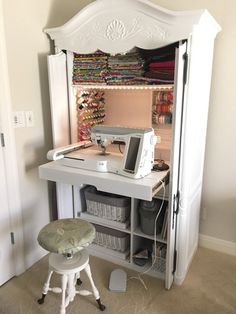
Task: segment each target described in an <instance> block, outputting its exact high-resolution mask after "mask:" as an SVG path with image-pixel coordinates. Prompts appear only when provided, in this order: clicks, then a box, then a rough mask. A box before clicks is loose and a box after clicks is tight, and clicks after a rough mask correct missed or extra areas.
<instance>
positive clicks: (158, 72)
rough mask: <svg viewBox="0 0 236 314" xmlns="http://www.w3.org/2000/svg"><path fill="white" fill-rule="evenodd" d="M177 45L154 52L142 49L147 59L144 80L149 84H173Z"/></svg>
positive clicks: (153, 50)
mask: <svg viewBox="0 0 236 314" xmlns="http://www.w3.org/2000/svg"><path fill="white" fill-rule="evenodd" d="M176 47H177V43H175V44H172V45H169V46H166V47H163V48H159V49H152V50H143V49H140V53H141V55H142V57H143V58H144V59H145V74H144V80H146V81H147V82H148V84H173V83H174V72H175V49H176Z"/></svg>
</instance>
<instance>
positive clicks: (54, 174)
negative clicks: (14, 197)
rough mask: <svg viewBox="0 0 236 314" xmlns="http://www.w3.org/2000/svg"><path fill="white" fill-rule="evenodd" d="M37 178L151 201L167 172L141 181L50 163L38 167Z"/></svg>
mask: <svg viewBox="0 0 236 314" xmlns="http://www.w3.org/2000/svg"><path fill="white" fill-rule="evenodd" d="M39 177H40V178H41V179H45V180H49V181H54V182H58V183H66V184H71V185H74V186H78V187H80V186H82V185H83V184H89V185H94V186H95V187H96V188H97V189H98V190H100V191H103V192H109V193H114V194H119V195H124V196H129V197H133V198H138V199H142V200H147V201H151V200H152V197H153V196H154V195H155V194H156V193H157V192H158V191H159V190H160V189H161V188H162V182H167V181H168V177H169V170H167V171H161V172H156V171H155V172H152V173H150V174H149V175H147V176H145V177H144V178H142V179H130V178H127V177H124V176H121V175H117V174H113V173H107V172H106V173H104V172H97V171H89V170H84V169H79V168H73V167H68V166H65V165H62V164H61V163H60V161H52V162H49V163H46V164H44V165H42V166H40V167H39Z"/></svg>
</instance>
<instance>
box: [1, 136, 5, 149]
mask: <svg viewBox="0 0 236 314" xmlns="http://www.w3.org/2000/svg"><path fill="white" fill-rule="evenodd" d="M1 146H2V147H5V139H4V133H1Z"/></svg>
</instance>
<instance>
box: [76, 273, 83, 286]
mask: <svg viewBox="0 0 236 314" xmlns="http://www.w3.org/2000/svg"><path fill="white" fill-rule="evenodd" d="M76 284H77V285H78V286H80V285H82V280H81V279H80V271H79V272H78V273H77V274H76Z"/></svg>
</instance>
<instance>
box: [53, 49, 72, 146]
mask: <svg viewBox="0 0 236 314" xmlns="http://www.w3.org/2000/svg"><path fill="white" fill-rule="evenodd" d="M66 62H67V61H66V54H65V53H63V52H60V53H58V54H56V55H51V56H48V77H49V91H50V102H51V120H52V135H53V146H54V148H57V147H60V146H65V145H68V144H70V138H69V137H70V136H69V134H70V130H69V112H68V88H67V70H66V69H67V66H66Z"/></svg>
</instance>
